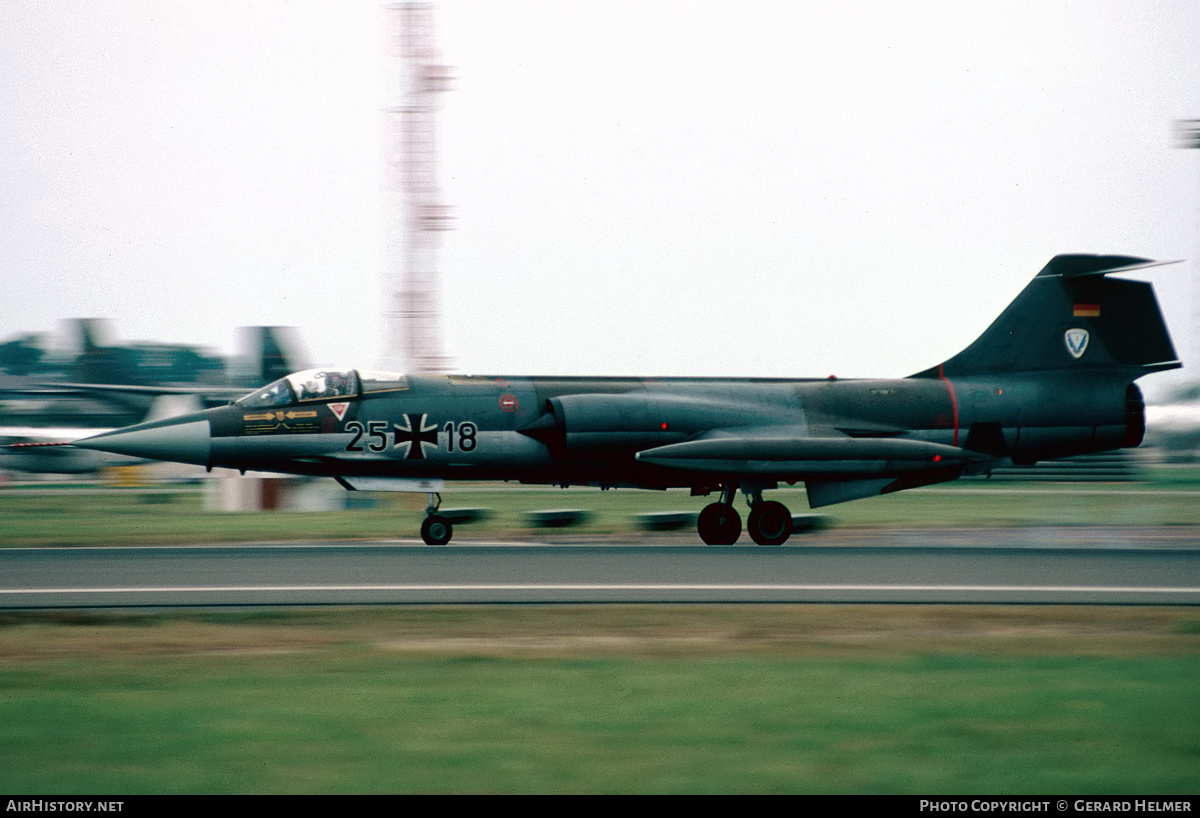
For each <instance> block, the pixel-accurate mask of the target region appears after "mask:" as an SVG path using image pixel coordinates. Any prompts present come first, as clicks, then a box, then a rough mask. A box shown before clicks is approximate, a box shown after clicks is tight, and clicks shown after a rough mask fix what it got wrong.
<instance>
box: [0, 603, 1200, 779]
mask: <svg viewBox="0 0 1200 818" xmlns="http://www.w3.org/2000/svg"><path fill="white" fill-rule="evenodd" d="M1198 648H1200V618H1197V615H1196V613H1195V612H1194V611H1192V610H1190V609H1180V608H1097V607H1076V608H1069V607H1062V608H1060V607H1051V608H1021V607H994V608H993V607H988V608H971V607H965V606H963V607H953V606H950V607H938V606H876V607H867V606H819V605H818V606H802V605H784V606H740V605H730V606H663V607H639V606H600V607H595V606H591V607H589V606H580V607H574V606H562V607H550V608H537V607H522V606H507V607H499V608H494V607H493V608H456V607H414V608H402V609H357V610H330V611H299V612H293V611H280V612H262V613H257V614H248V613H240V614H239V613H222V614H207V615H200V614H172V615H165V616H164V615H151V614H147V615H144V616H131V615H128V614H124V615H118V614H111V615H91V614H89V615H63V614H59V615H52V614H29V615H16V614H10V615H7V616H4V617H3V618H2V619H0V724H3V725H4V729H3V730H0V791H3V792H21V793H57V794H68V793H97V794H99V793H115V794H132V793H143V792H150V793H197V792H220V793H227V792H228V793H347V792H456V793H457V792H501V793H509V792H513V793H516V792H519V793H530V792H547V793H741V792H753V793H768V792H791V793H804V792H834V793H919V794H929V793H1076V794H1086V793H1123V794H1132V793H1163V794H1165V793H1183V794H1188V793H1195V792H1196V790H1197V787H1198V786H1200V696H1197V692H1196V685H1195V679H1196V677H1197V672H1198V671H1200V650H1198Z"/></svg>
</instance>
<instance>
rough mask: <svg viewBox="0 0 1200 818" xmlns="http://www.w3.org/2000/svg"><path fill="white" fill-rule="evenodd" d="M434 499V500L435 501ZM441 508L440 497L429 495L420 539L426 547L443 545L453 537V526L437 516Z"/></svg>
mask: <svg viewBox="0 0 1200 818" xmlns="http://www.w3.org/2000/svg"><path fill="white" fill-rule="evenodd" d="M435 498H436V499H435ZM441 506H442V495H440V494H437V493H435V492H430V493H429V506H428V507H427V508H426V509H425V521H424V522H423V523H421V539H423V540H424V541H425V544H426V545H445V544H446V543H448V542H450V538H451V537H452V536H454V526H452V525H451V524H450V521H449V520H448V519H446V518H445V517H443V516H442V515H440V514H438V513H437V512H438V509H439V508H441Z"/></svg>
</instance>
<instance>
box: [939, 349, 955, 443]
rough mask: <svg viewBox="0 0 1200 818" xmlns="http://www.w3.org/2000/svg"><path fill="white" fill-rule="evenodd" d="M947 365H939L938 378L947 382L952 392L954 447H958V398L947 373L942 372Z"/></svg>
mask: <svg viewBox="0 0 1200 818" xmlns="http://www.w3.org/2000/svg"><path fill="white" fill-rule="evenodd" d="M943 366H945V364H938V378H940V379H941V380H943V381H945V382H946V388H947V389H948V390H950V405H951V406H952V407H954V445H955V446H957V445H958V396H957V395H955V394H954V384H952V383H950V379H949V378H947V377H946V373H945V372H944V371H943V370H942V367H943Z"/></svg>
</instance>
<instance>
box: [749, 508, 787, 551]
mask: <svg viewBox="0 0 1200 818" xmlns="http://www.w3.org/2000/svg"><path fill="white" fill-rule="evenodd" d="M746 527H747V528H748V529H750V538H751V539H752V540H754V541H755V542H756V543H758V544H759V545H783V544H784V543H785V542H787V538H788V537H790V536H792V512H790V511H788V510H787V506H785V505H784V504H783V503H776V502H774V501H769V500H768V501H765V502H761V503H755V504H754V508H752V509H751V510H750V518H749V519H748V520H747V521H746Z"/></svg>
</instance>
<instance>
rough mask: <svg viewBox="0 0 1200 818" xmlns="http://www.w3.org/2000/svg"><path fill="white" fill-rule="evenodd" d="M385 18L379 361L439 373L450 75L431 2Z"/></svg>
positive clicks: (445, 363) (402, 6)
mask: <svg viewBox="0 0 1200 818" xmlns="http://www.w3.org/2000/svg"><path fill="white" fill-rule="evenodd" d="M386 13H387V25H388V35H389V41H390V46H391V47H390V54H389V71H390V74H391V76H392V77H394V78H395V79H398V84H397V85H396V86H395V89H394V90H393V92H392V93H393V94H394V97H393V98H394V99H395V101H396V102H397V103H398V104H395V105H393V106H391V107H388V108H386V109H385V110H384V115H385V128H386V137H385V138H386V140H387V143H386V145H385V154H384V161H385V162H386V163H387V167H386V169H385V176H384V179H385V182H384V183H385V185H386V188H387V190H386V195H387V197H388V199H389V201H388V221H389V224H388V226H387V227H388V260H387V266H386V273H385V275H386V278H387V293H386V298H387V308H386V309H387V311H386V313H385V315H384V360H385V362H386V363H387V365H388V366H392V367H396V368H400V369H403V370H404V371H406V372H410V373H413V374H436V373H443V372H448V371H449V370H450V366H451V361H450V358H448V357H447V356H446V355H445V353H444V352H443V349H442V330H441V308H442V298H441V282H440V281H439V277H438V272H437V250H438V247H439V245H440V243H441V233H443V232H445V231H447V230H452V229H453V217H452V216H451V213H450V207H449V206H448V205H446V204H444V203H442V201H441V189H440V188H439V187H438V179H437V110H438V106H439V104H440V97H441V94H443V93H444V92H446V91H448V90H450V81H451V79H452V77H451V75H450V69H449V68H448V67H447V66H445V65H442V64H440V63H439V61H438V59H439V56H440V55H439V54H438V52H437V48H436V46H435V45H434V41H433V6H432V5H431V4H429V3H397V4H394V5H389V6H388V7H387V8H386Z"/></svg>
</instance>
